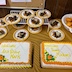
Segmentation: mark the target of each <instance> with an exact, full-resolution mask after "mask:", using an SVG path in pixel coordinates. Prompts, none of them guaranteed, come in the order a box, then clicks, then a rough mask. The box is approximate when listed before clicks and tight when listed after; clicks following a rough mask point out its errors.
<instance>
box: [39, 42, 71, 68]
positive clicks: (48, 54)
mask: <svg viewBox="0 0 72 72" xmlns="http://www.w3.org/2000/svg"><path fill="white" fill-rule="evenodd" d="M40 55H41V58H40V59H41V67H43V68H72V42H70V43H67V42H55V43H54V42H42V43H41V48H40Z"/></svg>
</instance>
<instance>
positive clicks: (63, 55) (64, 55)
mask: <svg viewBox="0 0 72 72" xmlns="http://www.w3.org/2000/svg"><path fill="white" fill-rule="evenodd" d="M59 56H61V57H70V54H64V53H61V54H59Z"/></svg>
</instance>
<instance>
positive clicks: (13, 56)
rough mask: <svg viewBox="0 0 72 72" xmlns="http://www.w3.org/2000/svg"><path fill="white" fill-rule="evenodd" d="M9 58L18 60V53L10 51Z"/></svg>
mask: <svg viewBox="0 0 72 72" xmlns="http://www.w3.org/2000/svg"><path fill="white" fill-rule="evenodd" d="M10 58H11V59H20V51H17V50H13V49H11V50H10Z"/></svg>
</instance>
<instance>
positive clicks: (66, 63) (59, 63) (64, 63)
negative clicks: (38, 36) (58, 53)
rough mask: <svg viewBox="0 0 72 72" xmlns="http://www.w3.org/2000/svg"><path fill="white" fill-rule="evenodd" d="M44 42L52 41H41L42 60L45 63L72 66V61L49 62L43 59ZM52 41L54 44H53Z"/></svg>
mask: <svg viewBox="0 0 72 72" xmlns="http://www.w3.org/2000/svg"><path fill="white" fill-rule="evenodd" d="M44 43H51V44H52V43H54V42H42V61H43V62H44V63H45V64H56V65H70V66H72V62H59V61H50V62H47V61H45V59H44V58H45V56H44ZM55 43H57V44H61V43H64V44H68V43H69V44H72V42H55ZM55 43H54V44H55Z"/></svg>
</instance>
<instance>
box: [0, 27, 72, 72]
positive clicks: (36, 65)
mask: <svg viewBox="0 0 72 72" xmlns="http://www.w3.org/2000/svg"><path fill="white" fill-rule="evenodd" d="M42 28H43V30H42V32H41V33H39V34H31V33H30V36H29V38H28V39H27V40H26V41H31V42H32V43H33V46H34V52H33V53H34V54H33V67H32V68H29V69H27V68H26V69H0V72H72V70H71V69H67V70H66V69H56V68H55V69H52V68H47V69H44V68H41V67H40V44H41V42H42V41H53V40H51V39H50V38H49V35H48V33H47V26H43V27H42ZM24 29H27V26H26V27H25V28H24ZM8 30H9V31H8V34H7V36H6V37H4V38H3V39H1V40H0V42H1V41H8V40H14V39H13V36H12V35H13V33H14V31H15V30H16V29H14V28H13V27H12V26H9V27H8ZM61 30H63V31H64V33H65V35H66V36H65V39H64V40H63V41H62V42H72V34H71V33H70V32H68V31H67V30H66V29H65V28H64V27H63V26H62V27H61ZM54 42H55V41H54Z"/></svg>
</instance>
